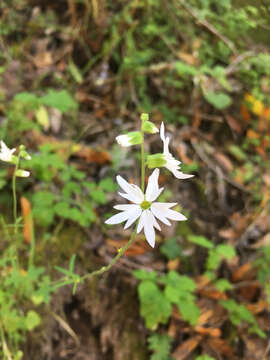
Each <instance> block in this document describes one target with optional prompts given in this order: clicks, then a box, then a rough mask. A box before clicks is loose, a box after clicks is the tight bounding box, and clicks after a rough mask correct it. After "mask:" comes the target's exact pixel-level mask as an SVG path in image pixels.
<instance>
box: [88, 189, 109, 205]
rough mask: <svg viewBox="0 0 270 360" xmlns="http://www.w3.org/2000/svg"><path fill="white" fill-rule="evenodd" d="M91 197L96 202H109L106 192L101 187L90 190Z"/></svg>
mask: <svg viewBox="0 0 270 360" xmlns="http://www.w3.org/2000/svg"><path fill="white" fill-rule="evenodd" d="M90 196H91V198H92V199H93V200H94V202H95V203H97V204H101V205H105V204H107V198H106V194H105V193H104V191H103V190H101V189H98V188H97V189H95V190H93V191H91V192H90Z"/></svg>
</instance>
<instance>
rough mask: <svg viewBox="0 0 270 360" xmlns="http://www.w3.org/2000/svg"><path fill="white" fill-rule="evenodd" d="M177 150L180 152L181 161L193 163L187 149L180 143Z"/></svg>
mask: <svg viewBox="0 0 270 360" xmlns="http://www.w3.org/2000/svg"><path fill="white" fill-rule="evenodd" d="M177 152H178V156H179V158H180V159H181V161H183V162H184V163H185V164H191V163H192V159H190V158H189V157H188V156H187V155H186V153H185V149H184V146H183V145H181V144H179V146H178V147H177Z"/></svg>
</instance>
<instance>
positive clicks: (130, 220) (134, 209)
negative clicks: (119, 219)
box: [124, 205, 142, 229]
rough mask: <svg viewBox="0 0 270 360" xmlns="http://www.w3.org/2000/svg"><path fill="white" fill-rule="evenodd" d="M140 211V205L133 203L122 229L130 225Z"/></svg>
mask: <svg viewBox="0 0 270 360" xmlns="http://www.w3.org/2000/svg"><path fill="white" fill-rule="evenodd" d="M141 213H142V209H141V208H140V206H136V205H134V207H133V210H132V211H131V212H130V216H129V219H128V221H127V222H126V224H125V226H124V229H127V228H128V227H129V226H130V225H132V224H133V223H134V222H135V221H136V220H137V219H138V217H139V216H140V215H141Z"/></svg>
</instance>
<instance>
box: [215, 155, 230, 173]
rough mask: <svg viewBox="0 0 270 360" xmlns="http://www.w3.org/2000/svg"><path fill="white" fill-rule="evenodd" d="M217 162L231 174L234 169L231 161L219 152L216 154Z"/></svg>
mask: <svg viewBox="0 0 270 360" xmlns="http://www.w3.org/2000/svg"><path fill="white" fill-rule="evenodd" d="M214 156H215V158H216V160H217V161H218V162H219V164H220V165H221V166H222V167H223V169H225V170H227V171H228V172H231V171H232V170H233V168H234V166H233V164H232V162H231V160H230V159H229V158H228V157H227V156H226V155H225V154H222V153H221V152H217V153H215V154H214Z"/></svg>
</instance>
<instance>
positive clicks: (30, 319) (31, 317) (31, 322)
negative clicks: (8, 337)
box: [25, 310, 41, 331]
mask: <svg viewBox="0 0 270 360" xmlns="http://www.w3.org/2000/svg"><path fill="white" fill-rule="evenodd" d="M25 321H26V328H27V330H30V331H31V330H33V329H34V328H35V327H37V326H38V325H39V324H40V322H41V319H40V316H39V315H38V314H37V313H36V312H35V311H33V310H29V311H28V313H27V315H26V319H25Z"/></svg>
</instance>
